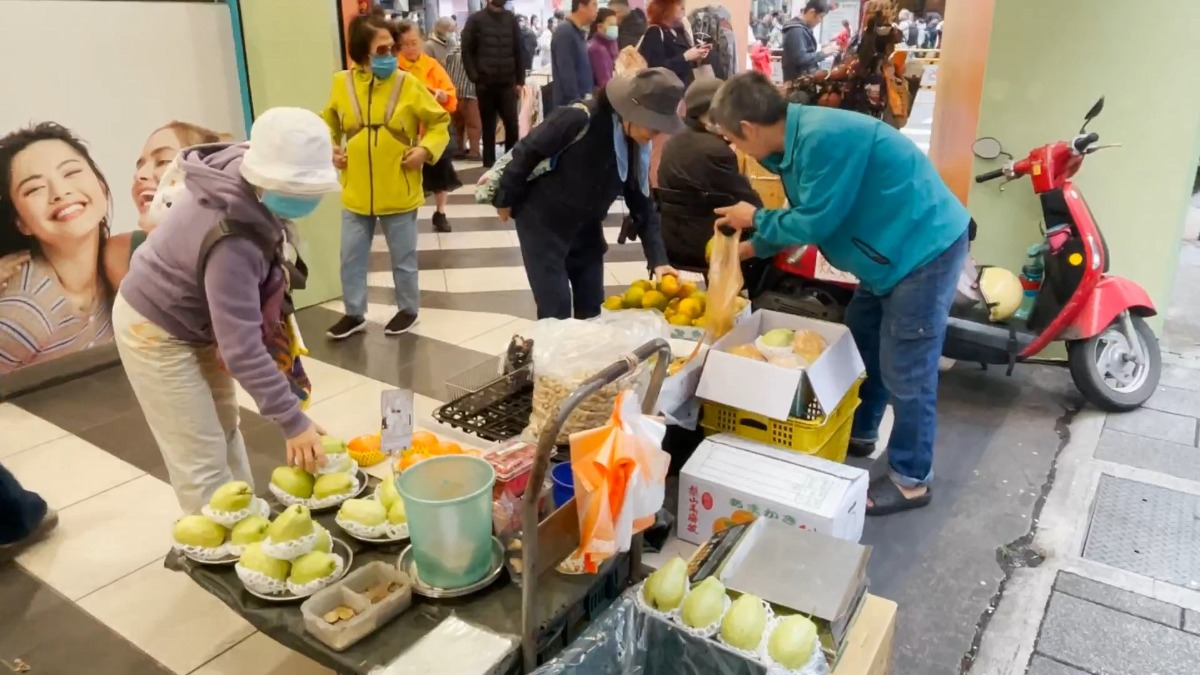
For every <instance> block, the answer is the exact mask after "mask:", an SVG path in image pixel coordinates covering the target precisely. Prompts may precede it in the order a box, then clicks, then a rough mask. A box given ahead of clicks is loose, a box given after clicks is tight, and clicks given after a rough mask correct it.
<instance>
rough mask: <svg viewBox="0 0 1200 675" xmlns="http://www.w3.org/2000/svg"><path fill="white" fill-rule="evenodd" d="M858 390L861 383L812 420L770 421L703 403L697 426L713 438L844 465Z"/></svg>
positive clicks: (742, 411)
mask: <svg viewBox="0 0 1200 675" xmlns="http://www.w3.org/2000/svg"><path fill="white" fill-rule="evenodd" d="M860 386H862V380H859V381H858V382H856V383H855V384H854V386H853V387H851V388H850V391H848V392H846V395H845V396H843V397H842V400H841V401H840V402H839V403H838V404H837V407H836V408H834V409H833V413H832V414H830V415H813V416H812V417H813V419H802V418H799V417H791V418H788V419H787V420H786V421H781V420H774V419H771V418H769V417H766V416H764V415H758V414H755V413H752V412H748V411H745V410H738V409H737V408H733V407H731V406H727V405H721V404H720V403H710V402H708V401H705V402H704V417H703V419H702V421H701V424H702V425H703V426H704V428H705V430H707V431H709V432H711V433H714V434H717V433H728V434H735V435H737V436H741V437H743V438H748V439H750V440H752V441H758V442H759V443H765V444H767V445H773V446H775V447H779V448H783V449H785V450H794V451H795V452H803V453H804V454H806V455H814V456H816V457H821V458H823V459H828V460H830V461H833V462H845V461H846V449H847V447H849V445H850V430H851V427H852V426H853V422H854V411H855V410H856V409H857V408H858V404H859V398H858V389H859V387H860ZM813 407H816V406H815V405H814V406H813Z"/></svg>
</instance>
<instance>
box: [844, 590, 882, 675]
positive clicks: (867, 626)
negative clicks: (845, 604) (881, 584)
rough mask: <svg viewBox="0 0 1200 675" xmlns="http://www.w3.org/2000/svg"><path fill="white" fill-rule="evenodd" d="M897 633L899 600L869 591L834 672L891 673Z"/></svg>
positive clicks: (852, 673)
mask: <svg viewBox="0 0 1200 675" xmlns="http://www.w3.org/2000/svg"><path fill="white" fill-rule="evenodd" d="M895 634H896V603H894V602H892V601H891V600H887V599H885V598H881V597H879V596H878V595H871V594H869V593H868V594H867V597H866V600H864V601H863V606H862V608H861V609H859V610H858V617H857V618H856V619H855V620H854V624H853V625H852V626H851V627H850V633H849V634H848V635H847V636H846V644H845V647H844V648H843V650H842V657H841V658H840V659H838V662H837V665H835V666H834V668H833V675H888V671H890V670H891V665H892V640H893V638H894V636H895Z"/></svg>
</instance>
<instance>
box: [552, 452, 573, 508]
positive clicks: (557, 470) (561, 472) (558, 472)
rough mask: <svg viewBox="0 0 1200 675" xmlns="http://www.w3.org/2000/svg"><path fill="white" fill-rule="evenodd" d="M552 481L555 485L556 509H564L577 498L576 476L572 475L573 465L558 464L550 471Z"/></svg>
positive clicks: (553, 491) (567, 463) (553, 492)
mask: <svg viewBox="0 0 1200 675" xmlns="http://www.w3.org/2000/svg"><path fill="white" fill-rule="evenodd" d="M550 480H551V481H552V482H553V483H554V488H553V490H552V494H553V495H554V508H556V509H557V508H562V505H563V504H566V503H567V502H569V501H571V497H574V496H575V475H574V474H572V473H571V463H570V462H563V463H562V464H556V465H555V466H554V468H553V469H550Z"/></svg>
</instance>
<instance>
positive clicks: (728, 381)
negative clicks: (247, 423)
mask: <svg viewBox="0 0 1200 675" xmlns="http://www.w3.org/2000/svg"><path fill="white" fill-rule="evenodd" d="M776 328H788V329H791V330H801V329H808V330H814V331H816V332H818V333H820V334H821V336H822V337H824V338H825V341H826V342H827V343H828V344H829V347H828V348H827V349H826V350H825V351H824V352H822V353H821V356H820V357H819V358H817V360H816V361H815V362H813V363H812V364H810V365H809V366H808V368H806V369H803V370H800V369H796V368H784V367H782V366H775V365H772V364H770V363H764V362H762V361H755V360H753V359H748V358H745V357H742V356H735V355H733V354H730V353H729V350H730V349H731V348H733V347H736V346H737V345H743V344H747V343H753V342H754V340H755V339H756V338H758V336H760V335H762V334H763V333H766V332H767V331H770V330H774V329H776ZM865 372H866V367H865V366H864V365H863V360H862V356H860V355H859V353H858V346H857V345H855V344H854V338H853V337H852V336H851V335H850V329H848V328H846V327H845V326H843V325H841V324H836V323H829V322H827V321H817V320H815V319H806V318H804V317H799V316H793V315H791V314H783V313H781V312H772V311H770V310H761V309H760V310H758V311H756V312H754V314H752V315H751V316H750V318H749V319H746V320H744V321H741V322H740V323H738V324H737V325H735V326H734V327H733V330H732V331H730V332H729V334H728V335H726V336H725V337H723V338H721V339H720V340H717V343H716V344H715V345H713V347H712V349H710V350H709V352H708V357H707V358H706V359H705V361H704V372H703V373H702V374H701V376H700V385H699V386H698V387H697V389H696V396H698V397H700V398H702V399H705V400H708V401H712V402H714V403H721V404H724V405H728V406H733V407H734V408H737V409H739V410H747V411H749V412H752V413H758V414H759V415H766V416H767V417H770V418H771V419H776V420H786V419H788V417H789V416H790V413H791V411H792V402H793V401H794V400H795V399H796V397H797V396H798V395H802V394H803V392H804V387H805V385H806V384H807V385H808V388H809V389H810V390H811V391H812V394H813V396H815V397H816V399H817V402H818V403H820V404H821V409H822V410H824V411H825V414H829V413H831V412H832V411H833V409H834V408H836V407H837V404H838V403H839V402H840V401H841V400H842V397H843V396H845V394H846V392H847V391H849V390H850V388H851V387H852V386H853V385H854V383H855V382H856V381H858V379H859V378H860V377H862V376H863V374H864V373H865Z"/></svg>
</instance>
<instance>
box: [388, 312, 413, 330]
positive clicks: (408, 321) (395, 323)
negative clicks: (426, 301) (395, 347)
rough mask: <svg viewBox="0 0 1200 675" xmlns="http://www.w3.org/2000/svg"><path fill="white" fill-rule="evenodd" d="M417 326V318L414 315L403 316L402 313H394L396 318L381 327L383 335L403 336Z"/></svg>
mask: <svg viewBox="0 0 1200 675" xmlns="http://www.w3.org/2000/svg"><path fill="white" fill-rule="evenodd" d="M415 325H417V316H416V315H415V314H405V313H404V312H396V316H393V317H392V320H391V321H389V322H388V323H387V325H386V326H384V327H383V333H384V335H404V334H405V333H407V332H408V331H410V330H412V328H413V326H415Z"/></svg>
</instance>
